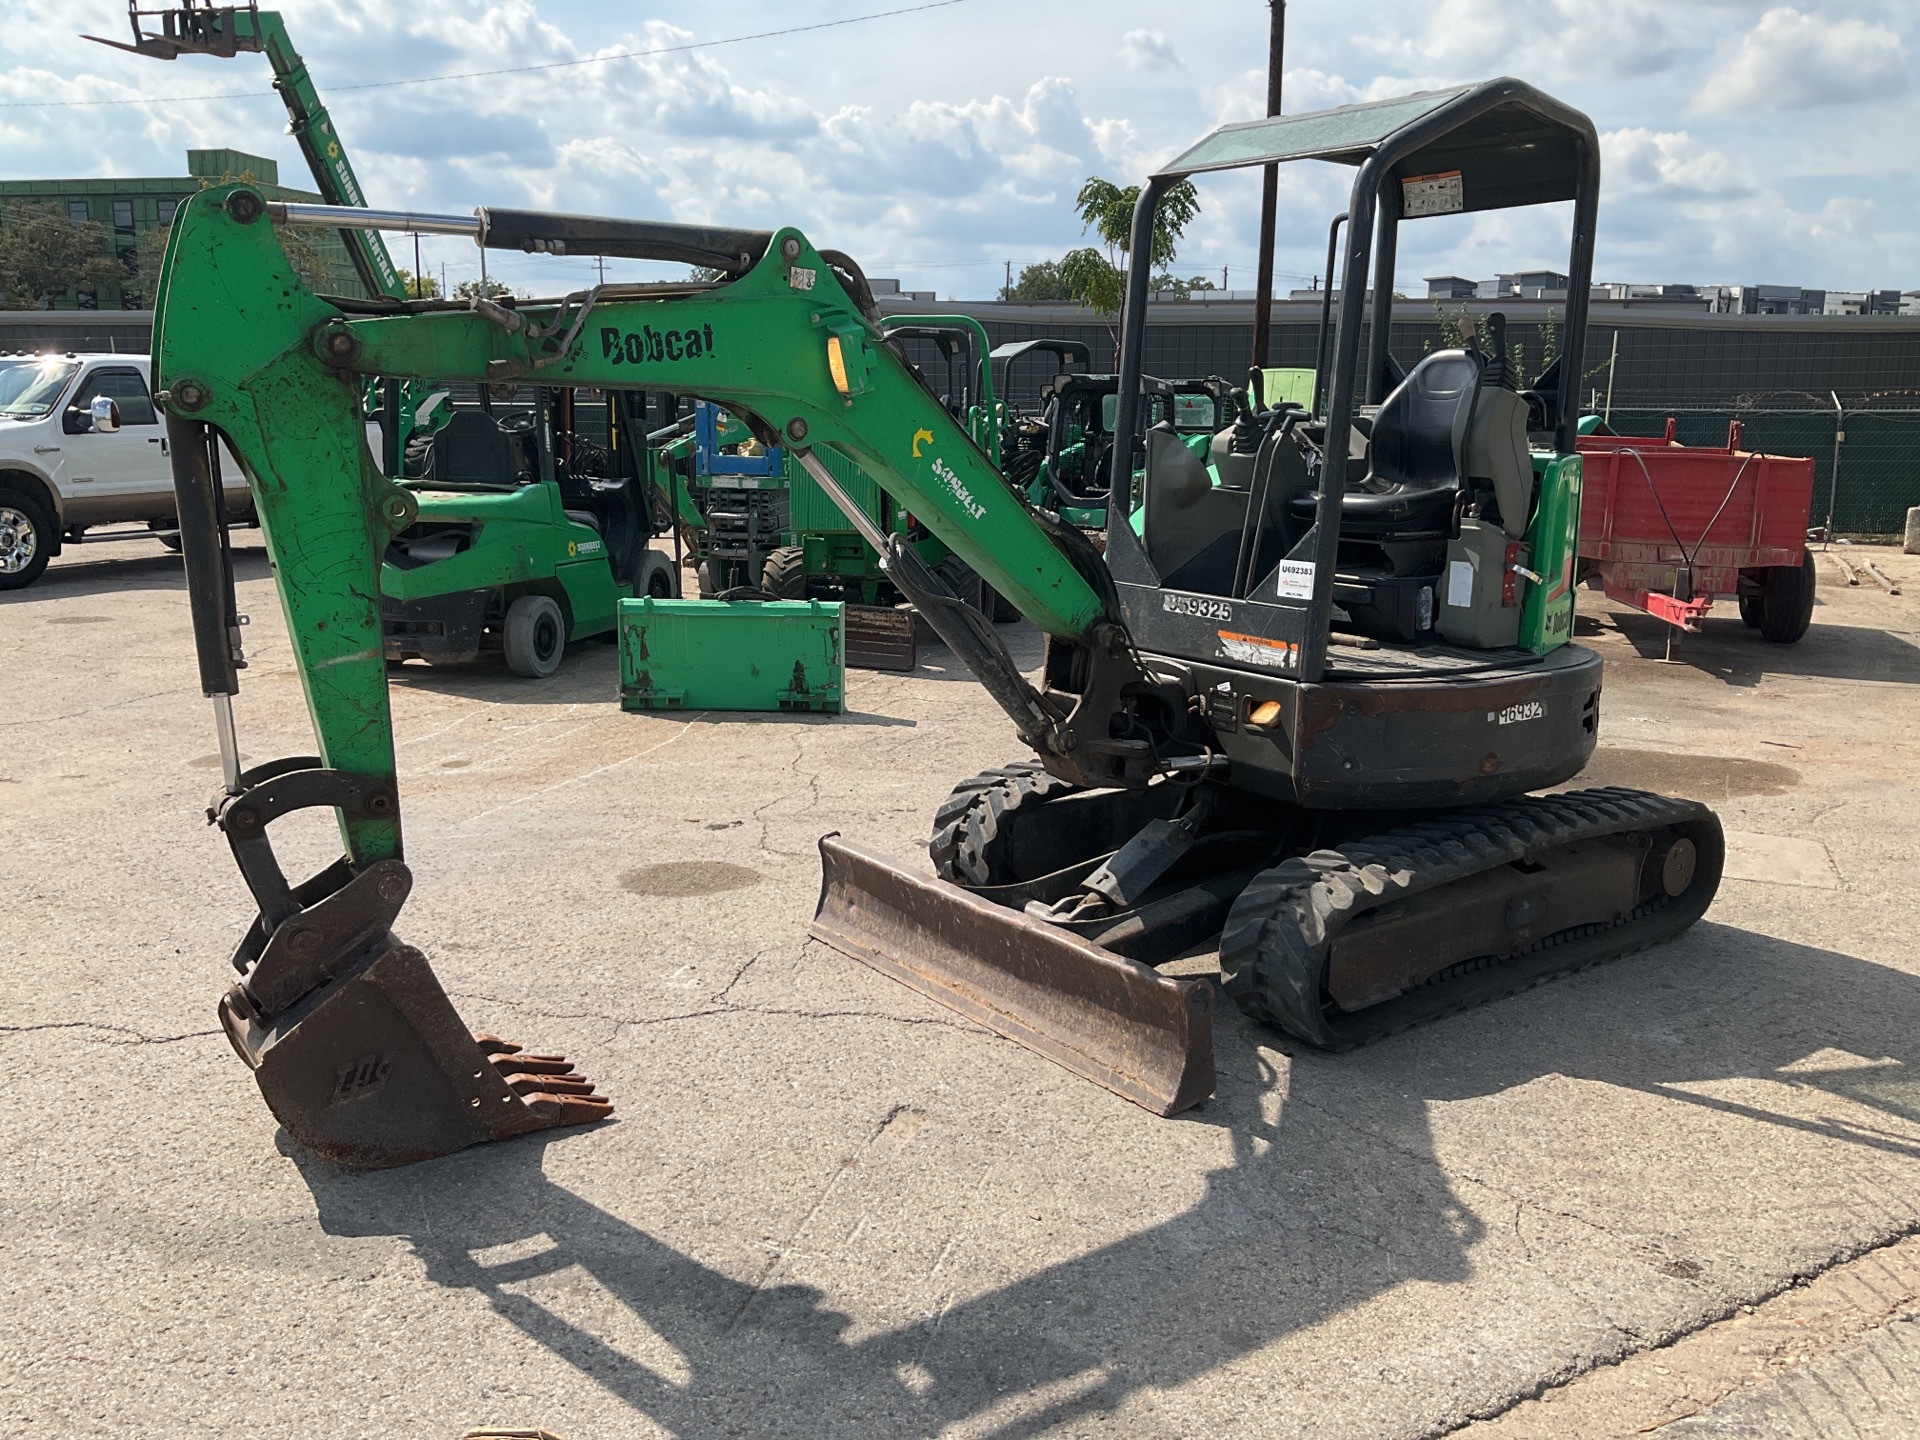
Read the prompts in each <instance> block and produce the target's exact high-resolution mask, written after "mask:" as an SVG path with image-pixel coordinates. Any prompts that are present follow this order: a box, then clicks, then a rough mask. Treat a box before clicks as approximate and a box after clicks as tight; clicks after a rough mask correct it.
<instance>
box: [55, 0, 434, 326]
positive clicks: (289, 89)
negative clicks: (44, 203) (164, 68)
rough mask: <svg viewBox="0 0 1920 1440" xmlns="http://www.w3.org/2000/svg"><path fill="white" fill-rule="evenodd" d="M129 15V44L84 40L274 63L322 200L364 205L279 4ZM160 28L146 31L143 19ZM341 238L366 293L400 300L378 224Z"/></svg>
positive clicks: (140, 50)
mask: <svg viewBox="0 0 1920 1440" xmlns="http://www.w3.org/2000/svg"><path fill="white" fill-rule="evenodd" d="M127 19H128V21H129V23H130V24H131V25H132V27H133V43H132V44H131V45H129V44H126V43H124V42H122V41H119V40H103V39H101V38H100V37H99V36H97V35H88V36H86V37H85V38H86V39H88V40H92V41H94V42H95V43H96V44H99V45H110V46H112V47H113V48H114V49H116V50H127V51H131V52H132V53H133V54H135V55H148V56H151V57H153V58H154V59H156V60H177V59H178V58H179V57H180V56H182V55H213V56H217V57H219V58H220V59H223V60H224V59H231V58H232V57H233V56H235V55H238V54H239V53H240V52H242V51H249V52H253V53H256V54H264V55H265V56H266V57H267V62H268V64H270V65H271V66H272V67H273V88H274V89H275V90H277V91H279V92H280V99H281V102H282V103H283V104H285V105H286V107H287V133H288V134H290V135H292V136H293V138H294V141H295V143H296V144H298V145H299V147H300V153H301V154H302V155H304V156H306V159H307V169H308V170H309V171H311V172H312V174H313V180H314V186H315V188H316V189H318V191H319V192H320V198H321V199H322V200H324V201H325V202H326V203H327V204H329V205H349V206H362V205H365V204H366V203H367V202H366V195H365V192H364V191H362V190H361V188H360V180H359V178H358V177H357V176H356V175H355V174H354V173H353V165H352V163H351V162H349V161H348V159H347V151H346V147H345V146H344V145H343V144H341V142H340V136H339V135H338V133H337V132H336V131H335V130H334V128H333V119H332V117H331V116H329V115H328V114H327V107H326V106H325V105H323V104H321V102H320V92H319V90H318V89H317V88H316V87H315V86H314V83H313V77H312V76H311V75H309V74H308V73H307V63H306V61H304V60H302V59H301V58H300V53H299V51H297V50H295V49H294V48H293V42H292V41H291V40H290V39H288V38H287V27H286V22H285V21H283V20H282V19H281V18H280V12H279V11H277V10H262V9H261V8H260V6H259V4H258V0H255V3H253V4H248V5H208V4H206V3H204V0H183V3H182V4H180V5H178V6H168V7H166V8H164V9H162V8H146V9H143V8H142V7H141V5H140V0H127ZM153 21H158V23H159V28H158V29H157V30H150V29H148V28H147V25H148V23H149V22H153ZM340 239H341V241H342V242H343V243H344V244H345V245H346V247H347V254H348V255H349V256H351V257H352V259H353V268H354V271H355V273H357V274H358V275H359V277H360V283H361V284H362V285H364V286H365V287H366V291H367V294H368V295H369V296H370V297H372V298H376V299H377V298H378V297H380V296H382V295H385V296H389V297H391V298H392V299H395V300H404V299H405V298H406V290H405V288H404V287H403V286H402V285H401V283H400V276H399V272H398V271H396V270H395V268H394V264H393V257H392V256H391V255H389V254H388V253H387V246H386V242H385V241H383V240H382V239H381V238H380V232H379V231H377V230H347V229H343V230H341V231H340Z"/></svg>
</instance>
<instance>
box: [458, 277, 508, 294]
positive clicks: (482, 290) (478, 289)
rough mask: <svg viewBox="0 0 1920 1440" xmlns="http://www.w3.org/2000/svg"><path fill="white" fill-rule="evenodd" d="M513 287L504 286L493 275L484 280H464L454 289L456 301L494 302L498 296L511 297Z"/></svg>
mask: <svg viewBox="0 0 1920 1440" xmlns="http://www.w3.org/2000/svg"><path fill="white" fill-rule="evenodd" d="M512 293H513V287H512V286H511V285H506V284H503V283H502V282H501V281H498V280H496V279H494V278H493V277H492V276H491V275H489V276H487V278H486V279H484V280H462V281H461V282H460V283H459V284H458V285H456V286H454V287H453V298H454V299H456V300H492V299H494V298H495V297H496V296H500V295H511V294H512Z"/></svg>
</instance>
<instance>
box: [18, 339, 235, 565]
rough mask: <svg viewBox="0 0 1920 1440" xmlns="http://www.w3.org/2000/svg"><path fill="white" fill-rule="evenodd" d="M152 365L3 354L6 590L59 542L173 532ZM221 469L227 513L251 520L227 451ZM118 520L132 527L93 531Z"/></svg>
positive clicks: (169, 476) (137, 359)
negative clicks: (151, 380) (149, 372)
mask: <svg viewBox="0 0 1920 1440" xmlns="http://www.w3.org/2000/svg"><path fill="white" fill-rule="evenodd" d="M147 363H148V362H147V358H146V356H144V355H84V354H66V355H29V356H0V590H17V589H19V588H20V587H21V586H23V585H30V584H32V583H33V582H34V581H35V580H36V579H38V578H39V576H40V572H41V571H43V570H45V569H46V568H47V561H48V560H49V559H51V558H52V557H53V556H55V555H57V554H59V553H60V550H61V547H62V544H63V543H66V544H72V543H75V542H78V541H80V540H82V539H102V540H104V539H121V538H131V537H132V536H135V535H143V534H150V533H155V532H158V533H159V534H160V535H161V538H162V539H171V538H172V535H171V532H172V531H173V528H174V521H173V511H174V504H173V469H172V463H171V461H170V460H169V458H168V455H167V438H166V426H165V424H164V423H163V422H162V419H161V416H160V415H159V414H158V412H157V411H156V410H155V409H154V404H153V397H152V395H151V394H150V393H149V388H150V387H149V385H148V381H147ZM221 468H222V478H223V479H224V480H225V482H226V492H227V507H228V514H230V515H231V516H233V517H234V519H236V520H241V519H250V518H251V516H252V511H253V504H252V500H251V498H250V497H249V496H248V494H247V482H246V477H245V476H244V475H242V474H241V473H240V467H239V465H237V464H235V463H234V462H233V461H232V459H231V458H230V457H229V459H228V460H227V463H226V464H225V465H223V466H222V467H221ZM115 525H117V526H123V527H130V528H123V529H121V530H118V531H114V532H109V533H107V534H95V535H89V534H88V533H87V532H88V531H90V530H95V529H97V527H100V526H115ZM176 543H177V542H176Z"/></svg>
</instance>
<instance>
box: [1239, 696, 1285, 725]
mask: <svg viewBox="0 0 1920 1440" xmlns="http://www.w3.org/2000/svg"><path fill="white" fill-rule="evenodd" d="M1279 723H1280V702H1279V701H1278V700H1262V701H1261V702H1260V703H1259V704H1257V705H1254V706H1252V707H1251V708H1249V709H1248V711H1247V724H1249V725H1251V726H1252V727H1253V728H1254V729H1256V730H1271V729H1273V727H1274V726H1276V725H1278V724H1279Z"/></svg>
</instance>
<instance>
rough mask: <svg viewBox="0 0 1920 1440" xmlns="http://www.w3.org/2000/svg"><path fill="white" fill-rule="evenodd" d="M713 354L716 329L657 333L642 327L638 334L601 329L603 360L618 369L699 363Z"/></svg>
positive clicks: (662, 331)
mask: <svg viewBox="0 0 1920 1440" xmlns="http://www.w3.org/2000/svg"><path fill="white" fill-rule="evenodd" d="M711 354H713V326H711V325H702V326H701V327H700V328H699V329H698V330H694V329H686V330H656V329H654V328H653V327H652V326H651V325H642V326H641V327H640V328H639V329H638V330H626V331H621V330H616V329H615V328H614V327H613V326H611V325H605V326H602V327H601V329H600V358H601V359H602V360H611V361H612V362H613V363H614V364H616V365H645V364H646V363H648V362H649V361H652V362H653V363H655V364H658V363H659V362H660V361H662V360H698V359H699V358H700V357H701V356H702V355H711Z"/></svg>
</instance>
